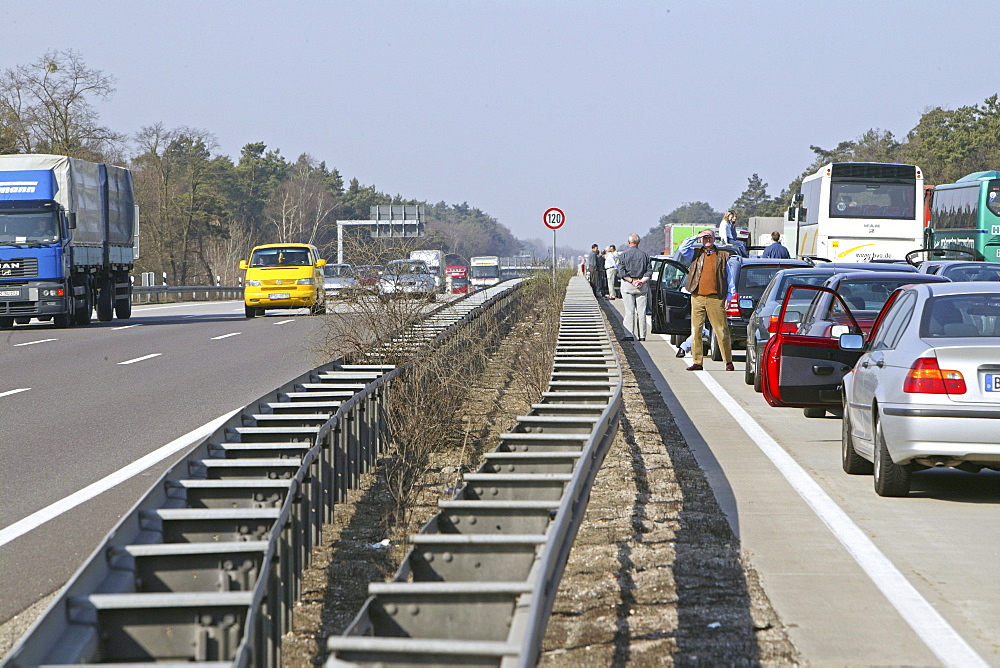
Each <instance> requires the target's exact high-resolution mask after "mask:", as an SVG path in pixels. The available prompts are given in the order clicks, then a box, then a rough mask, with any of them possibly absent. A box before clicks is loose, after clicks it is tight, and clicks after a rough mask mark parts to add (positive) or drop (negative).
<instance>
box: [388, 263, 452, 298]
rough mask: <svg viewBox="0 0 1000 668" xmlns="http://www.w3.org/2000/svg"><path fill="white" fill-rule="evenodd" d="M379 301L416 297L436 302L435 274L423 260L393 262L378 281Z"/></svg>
mask: <svg viewBox="0 0 1000 668" xmlns="http://www.w3.org/2000/svg"><path fill="white" fill-rule="evenodd" d="M378 290H379V294H378V296H379V299H381V300H383V301H386V300H388V299H391V298H393V297H415V298H418V299H426V300H427V301H434V299H435V294H436V293H437V285H436V283H435V281H434V273H433V272H432V271H431V270H430V269H429V268H428V267H427V263H426V262H424V261H423V260H392V261H391V262H389V264H387V265H386V267H385V273H384V274H383V275H382V277H381V278H379V281H378Z"/></svg>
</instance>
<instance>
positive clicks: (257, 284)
mask: <svg viewBox="0 0 1000 668" xmlns="http://www.w3.org/2000/svg"><path fill="white" fill-rule="evenodd" d="M247 287H248V288H259V287H260V281H252V280H251V281H247Z"/></svg>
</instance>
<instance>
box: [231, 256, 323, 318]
mask: <svg viewBox="0 0 1000 668" xmlns="http://www.w3.org/2000/svg"><path fill="white" fill-rule="evenodd" d="M325 265H326V260H324V259H322V258H320V257H319V251H318V250H317V249H316V247H315V246H312V245H310V244H295V243H290V244H264V245H263V246H257V247H255V248H254V249H253V251H251V253H250V259H249V260H240V269H244V270H246V279H245V280H246V282H245V283H244V288H243V301H244V308H245V312H246V317H248V318H253V317H256V316H258V315H264V312H265V311H266V310H267V309H276V308H277V309H292V308H308V309H309V312H310V314H312V315H321V314H323V313H326V293H325V289H324V277H323V267H324V266H325Z"/></svg>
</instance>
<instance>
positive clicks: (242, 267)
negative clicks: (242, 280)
mask: <svg viewBox="0 0 1000 668" xmlns="http://www.w3.org/2000/svg"><path fill="white" fill-rule="evenodd" d="M246 268H247V261H246V260H240V269H246Z"/></svg>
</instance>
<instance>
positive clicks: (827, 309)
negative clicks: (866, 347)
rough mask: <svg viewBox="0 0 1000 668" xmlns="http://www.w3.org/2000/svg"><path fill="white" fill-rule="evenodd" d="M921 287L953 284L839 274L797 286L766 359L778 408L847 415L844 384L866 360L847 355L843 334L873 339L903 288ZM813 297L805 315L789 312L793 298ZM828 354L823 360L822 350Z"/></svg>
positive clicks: (767, 385) (767, 393)
mask: <svg viewBox="0 0 1000 668" xmlns="http://www.w3.org/2000/svg"><path fill="white" fill-rule="evenodd" d="M915 283H950V281H949V280H948V279H946V278H944V277H942V276H932V275H928V274H915V273H912V272H898V273H897V272H878V273H875V272H868V271H865V272H850V273H846V274H835V275H833V276H831V277H830V278H829V279H827V280H826V282H825V283H824V285H823V286H822V287H819V286H811V285H793V286H791V287H790V288H789V293H788V295H789V296H788V298H787V299H786V300H785V304H784V306H782V309H781V313H780V315H779V318H778V323H779V324H778V326H777V327H776V332H775V334H774V336H772V337H771V338H770V339H769V340H768V342H767V344H765V346H764V350H763V354H762V356H761V372H762V375H763V377H762V379H761V389H762V390H763V393H764V398H765V399H766V400H767V402H768V403H769V404H771V405H772V406H791V407H795V408H802V409H803V413H804V414H805V416H806V417H823V416H824V415H826V412H827V411H828V410H829V411H831V412H834V413H839V412H840V410H841V384H842V382H843V379H844V375H845V374H847V372H849V371H850V370H851V369H852V368H853V367H854V363H855V362H857V361H858V358H859V357H860V354H859V353H858V352H857V351H854V350H842V349H841V348H840V345H839V338H840V335H841V334H868V332H870V331H871V329H872V326H873V325H874V324H875V322H876V320H877V318H878V317H879V314H880V312H881V311H882V307H883V306H884V305H885V303H886V301H887V300H888V299H889V295H890V294H892V293H893V292H894V291H895V290H896V289H897V288H899V287H901V286H904V285H911V284H915ZM800 291H812V294H813V299H812V302H811V304H810V305H809V308H808V309H807V310H806V312H805V315H802V316H800V314H799V313H798V312H797V311H795V310H793V309H788V308H787V306H788V304H789V303H792V302H793V301H794V300H793V299H792V294H793V293H794V294H795V295H796V298H801V297H802V296H805V295H807V294H808V292H800ZM817 348H820V349H823V353H822V355H821V357H822V359H821V360H819V359H817V357H816V352H815V351H816V349H817Z"/></svg>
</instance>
